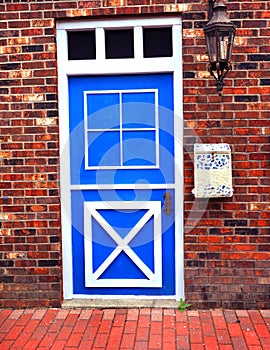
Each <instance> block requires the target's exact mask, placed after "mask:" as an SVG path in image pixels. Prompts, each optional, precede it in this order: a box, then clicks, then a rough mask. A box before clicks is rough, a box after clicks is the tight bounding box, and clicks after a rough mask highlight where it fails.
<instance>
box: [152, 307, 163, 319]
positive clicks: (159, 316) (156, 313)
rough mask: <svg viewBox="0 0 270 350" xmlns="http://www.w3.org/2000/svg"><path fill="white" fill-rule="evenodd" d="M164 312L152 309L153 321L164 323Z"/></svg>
mask: <svg viewBox="0 0 270 350" xmlns="http://www.w3.org/2000/svg"><path fill="white" fill-rule="evenodd" d="M162 316H163V312H162V309H152V311H151V321H162Z"/></svg>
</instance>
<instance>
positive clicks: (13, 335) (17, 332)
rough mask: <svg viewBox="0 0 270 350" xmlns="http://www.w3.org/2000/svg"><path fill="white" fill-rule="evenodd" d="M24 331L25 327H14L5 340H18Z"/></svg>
mask: <svg viewBox="0 0 270 350" xmlns="http://www.w3.org/2000/svg"><path fill="white" fill-rule="evenodd" d="M22 330H23V326H16V325H15V326H14V327H12V329H11V330H10V331H9V332H8V334H7V335H6V337H5V339H13V340H15V339H17V338H18V337H19V335H20V333H21V332H22Z"/></svg>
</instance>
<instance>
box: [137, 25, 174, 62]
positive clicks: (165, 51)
mask: <svg viewBox="0 0 270 350" xmlns="http://www.w3.org/2000/svg"><path fill="white" fill-rule="evenodd" d="M143 55H144V57H171V56H172V28H144V29H143Z"/></svg>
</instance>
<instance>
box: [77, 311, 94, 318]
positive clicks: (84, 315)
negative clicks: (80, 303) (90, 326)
mask: <svg viewBox="0 0 270 350" xmlns="http://www.w3.org/2000/svg"><path fill="white" fill-rule="evenodd" d="M92 312H93V310H89V309H83V310H81V313H80V316H79V319H80V320H89V319H90V317H91V315H92Z"/></svg>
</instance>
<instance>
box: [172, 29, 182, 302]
mask: <svg viewBox="0 0 270 350" xmlns="http://www.w3.org/2000/svg"><path fill="white" fill-rule="evenodd" d="M180 43H182V31H181V25H180V24H178V25H176V26H173V50H174V57H175V64H176V67H175V68H176V69H175V70H174V139H175V143H174V144H175V155H174V156H175V186H176V187H175V199H176V200H175V232H176V234H175V273H176V276H175V278H176V281H175V286H176V291H175V293H176V300H180V298H183V299H184V190H183V186H184V174H183V172H184V160H183V144H184V143H183V131H184V126H183V108H182V106H183V90H182V89H183V81H182V64H181V62H182V45H181V44H180ZM177 233H178V234H177Z"/></svg>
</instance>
